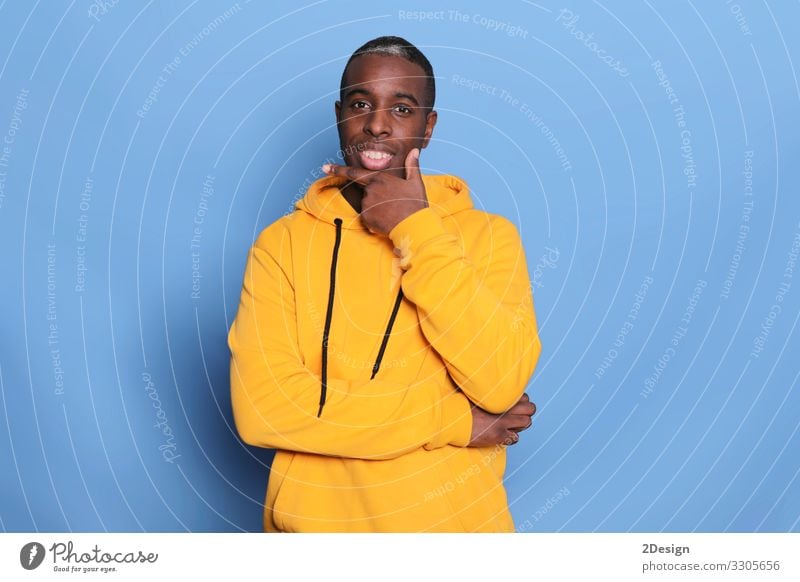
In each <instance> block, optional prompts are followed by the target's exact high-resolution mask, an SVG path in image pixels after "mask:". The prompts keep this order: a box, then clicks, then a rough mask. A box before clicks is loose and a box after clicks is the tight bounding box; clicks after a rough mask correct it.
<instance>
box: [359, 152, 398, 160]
mask: <svg viewBox="0 0 800 582" xmlns="http://www.w3.org/2000/svg"><path fill="white" fill-rule="evenodd" d="M363 154H364V157H365V158H369V159H371V160H387V159H389V158H391V157H392V154H387V153H386V152H375V151H371V150H367V151H365V152H363Z"/></svg>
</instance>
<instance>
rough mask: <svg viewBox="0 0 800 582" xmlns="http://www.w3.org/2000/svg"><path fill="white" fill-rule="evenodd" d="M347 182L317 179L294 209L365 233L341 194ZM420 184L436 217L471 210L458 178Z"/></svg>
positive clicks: (430, 177) (445, 177)
mask: <svg viewBox="0 0 800 582" xmlns="http://www.w3.org/2000/svg"><path fill="white" fill-rule="evenodd" d="M347 182H348V180H347V178H343V177H341V176H325V177H323V178H320V179H319V180H317V181H315V182H314V183H312V184H311V186H309V187H308V191H307V192H306V195H305V196H303V198H301V199H300V200H298V201H297V203H296V204H295V207H296V208H297V209H298V210H302V211H304V212H307V213H309V214H311V215H312V216H315V217H316V218H318V219H319V220H322V221H324V222H327V223H329V224H334V221H335V219H337V218H340V219H341V220H342V227H343V228H348V229H356V230H366V229H365V227H364V225H363V224H362V223H361V220H360V219H359V216H358V213H357V212H356V211H355V209H354V208H353V207H352V206H350V203H349V202H347V200H346V199H345V197H344V196H343V195H342V192H341V190H340V188H341V187H342V186H344V185H345V184H346V183H347ZM422 182H423V184H425V191H426V194H427V197H428V205H429V206H430V208H432V209H433V210H434V211H435V212H436V213H437V214H438V215H439V216H442V217H444V216H449V215H451V214H455V213H456V212H460V211H462V210H469V209H470V208H473V204H472V198H471V197H470V195H469V188H468V187H467V184H466V182H464V181H463V180H462V179H461V178H458V177H456V176H452V175H442V174H436V175H427V174H422Z"/></svg>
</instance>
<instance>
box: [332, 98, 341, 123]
mask: <svg viewBox="0 0 800 582" xmlns="http://www.w3.org/2000/svg"><path fill="white" fill-rule="evenodd" d="M333 108H334V110H335V111H336V125H337V127H338V125H339V122H340V121H341V119H340V117H339V116H340V115H341V113H342V102H341V101H337V102H336V103H334V105H333Z"/></svg>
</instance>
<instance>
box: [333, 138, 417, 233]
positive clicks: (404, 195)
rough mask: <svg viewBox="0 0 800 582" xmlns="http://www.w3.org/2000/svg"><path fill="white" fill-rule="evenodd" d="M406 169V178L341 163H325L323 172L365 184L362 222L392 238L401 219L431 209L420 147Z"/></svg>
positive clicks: (408, 159) (408, 161) (409, 155)
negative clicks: (422, 170) (393, 231)
mask: <svg viewBox="0 0 800 582" xmlns="http://www.w3.org/2000/svg"><path fill="white" fill-rule="evenodd" d="M405 167H406V177H405V179H404V178H399V177H397V176H393V175H391V174H389V173H387V172H385V171H372V170H364V169H362V168H354V167H352V166H339V165H337V164H325V165H323V166H322V170H323V171H324V172H325V173H326V174H328V175H329V176H342V177H344V178H348V179H349V180H351V181H352V182H356V183H358V184H361V186H362V187H363V189H364V197H363V198H362V199H361V222H363V223H364V226H366V227H367V228H368V229H369V230H370V231H372V232H374V233H380V234H384V235H388V234H389V233H390V232H391V230H392V229H393V228H394V227H395V226H396V225H397V224H398V223H399V222H400V221H401V220H403V219H404V218H406V217H407V216H409V215H411V214H413V213H414V212H416V211H417V210H422V209H423V208H427V206H428V198H427V196H426V193H425V185H424V184H423V183H422V175H421V174H420V171H419V149H418V148H414V149H412V150H411V151H410V152H408V155H407V156H406V160H405Z"/></svg>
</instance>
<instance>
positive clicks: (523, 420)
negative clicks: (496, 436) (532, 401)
mask: <svg viewBox="0 0 800 582" xmlns="http://www.w3.org/2000/svg"><path fill="white" fill-rule="evenodd" d="M509 421H510V422H509V423H508V428H509V430H525V429H527V428H530V426H531V425H532V424H533V419H532V418H531V417H530V416H528V415H527V414H518V415H517V414H515V415H514V416H513V417H510V418H509Z"/></svg>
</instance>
